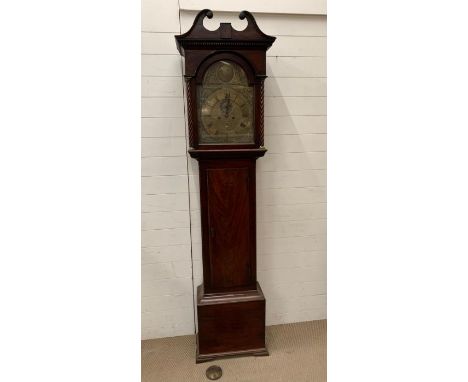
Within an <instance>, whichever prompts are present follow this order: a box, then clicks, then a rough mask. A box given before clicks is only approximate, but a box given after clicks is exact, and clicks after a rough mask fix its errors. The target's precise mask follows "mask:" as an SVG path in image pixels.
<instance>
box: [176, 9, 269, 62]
mask: <svg viewBox="0 0 468 382" xmlns="http://www.w3.org/2000/svg"><path fill="white" fill-rule="evenodd" d="M205 17H208V18H209V19H211V18H212V17H213V12H212V11H211V10H209V9H203V10H202V11H200V12H199V13H198V14H197V16H196V17H195V20H194V22H193V25H192V27H191V28H190V30H189V31H188V32H186V33H183V34H181V35H178V36H175V39H176V42H177V49H178V50H179V52H180V54H181V55H182V56H185V50H197V49H211V50H213V49H215V50H220V49H255V50H265V51H266V50H268V49H269V48H270V46H271V45H272V44H273V42H274V41H275V40H276V37H273V36H268V35H266V34H265V33H263V32H262V31H261V30H260V28H259V27H258V25H257V22H256V21H255V18H254V17H253V15H252V14H251V13H250V12H248V11H242V12H241V13H240V14H239V18H240V19H241V20H244V19H247V22H248V24H247V27H246V28H245V29H244V30H242V31H238V30H236V29H234V28H233V27H232V26H231V23H220V26H219V28H218V29H216V30H214V31H210V30H208V29H206V28H205V26H204V25H203V20H204V18H205Z"/></svg>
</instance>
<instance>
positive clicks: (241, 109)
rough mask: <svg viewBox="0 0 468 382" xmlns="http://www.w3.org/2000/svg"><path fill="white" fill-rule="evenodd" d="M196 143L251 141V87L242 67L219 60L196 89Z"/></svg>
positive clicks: (252, 136)
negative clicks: (197, 139)
mask: <svg viewBox="0 0 468 382" xmlns="http://www.w3.org/2000/svg"><path fill="white" fill-rule="evenodd" d="M198 122H199V143H202V144H241V143H253V142H254V120H253V89H252V87H251V86H249V84H248V82H247V77H246V75H245V73H244V71H243V70H242V68H241V67H240V66H239V65H237V64H235V63H233V62H229V61H219V62H216V63H215V64H213V65H212V66H211V67H210V68H209V69H208V70H207V72H206V74H205V77H204V79H203V85H202V86H200V87H199V89H198Z"/></svg>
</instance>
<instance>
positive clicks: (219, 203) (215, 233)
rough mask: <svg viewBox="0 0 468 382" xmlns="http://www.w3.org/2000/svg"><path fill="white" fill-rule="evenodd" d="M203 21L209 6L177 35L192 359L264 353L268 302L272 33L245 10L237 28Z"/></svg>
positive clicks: (199, 359) (207, 359)
mask: <svg viewBox="0 0 468 382" xmlns="http://www.w3.org/2000/svg"><path fill="white" fill-rule="evenodd" d="M205 17H208V18H212V17H213V14H212V12H211V11H210V10H207V9H205V10H202V11H200V12H199V13H198V15H197V16H196V17H195V20H194V23H193V26H192V27H191V28H190V30H189V31H188V32H187V33H184V34H182V35H179V36H175V38H176V42H177V48H178V50H179V52H180V53H181V55H182V56H184V57H185V75H184V76H185V79H186V86H187V112H188V113H187V114H188V115H187V117H188V134H189V145H190V148H189V150H188V152H189V154H190V155H191V156H192V157H193V158H196V159H197V160H198V162H199V180H200V213H201V231H202V260H203V284H202V285H200V286H198V288H197V315H198V333H197V353H196V354H197V356H196V361H197V362H203V361H209V360H213V359H217V358H221V357H227V356H239V355H268V351H267V349H266V346H265V306H266V301H265V297H264V295H263V292H262V290H261V287H260V285H259V283H258V282H257V267H256V179H255V178H256V174H255V167H256V166H255V165H256V160H257V159H258V158H260V157H262V156H263V155H264V154H265V152H266V149H265V148H264V147H263V144H264V143H263V142H264V139H263V135H264V122H263V119H264V116H263V107H264V106H263V103H264V102H263V97H264V95H263V92H264V90H263V83H264V80H265V78H266V75H265V72H266V50H267V49H268V48H269V47H270V46H271V45H272V43H273V42H274V40H275V37H272V36H267V35H265V34H264V33H263V32H262V31H261V30H260V29H259V27H258V26H257V23H256V22H255V19H254V17H253V16H252V15H251V14H250V13H249V12H247V11H242V12H241V13H240V15H239V17H240V18H241V19H244V18H247V21H248V25H247V27H246V28H245V29H244V30H242V31H237V30H235V29H233V28H232V26H231V24H230V23H221V24H220V27H219V29H217V30H215V31H209V30H207V29H205V27H204V26H203V19H204V18H205ZM210 68H215V69H216V70H221V72H219V73H218V74H216V73H215V74H213V72H214V70H213V69H210ZM210 70H211V72H210ZM207 73H208V74H207ZM233 73H234V74H233ZM233 78H234V79H235V80H233ZM199 97H200V99H198V98H199Z"/></svg>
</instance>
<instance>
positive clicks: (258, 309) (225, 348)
mask: <svg viewBox="0 0 468 382" xmlns="http://www.w3.org/2000/svg"><path fill="white" fill-rule="evenodd" d="M197 313H198V333H197V357H196V362H197V363H200V362H206V361H212V360H215V359H218V358H226V357H239V356H249V355H252V356H266V355H268V350H267V349H266V346H265V297H264V296H263V292H262V289H261V288H260V285H259V284H258V283H257V287H256V289H253V290H248V291H239V292H226V293H213V294H204V291H203V285H200V286H199V287H198V288H197Z"/></svg>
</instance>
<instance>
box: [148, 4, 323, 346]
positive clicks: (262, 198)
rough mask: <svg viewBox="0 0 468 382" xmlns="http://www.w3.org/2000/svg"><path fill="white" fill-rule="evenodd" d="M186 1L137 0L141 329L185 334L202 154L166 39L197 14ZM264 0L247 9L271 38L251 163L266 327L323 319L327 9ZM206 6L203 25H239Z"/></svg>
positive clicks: (189, 330)
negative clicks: (190, 133) (311, 10)
mask: <svg viewBox="0 0 468 382" xmlns="http://www.w3.org/2000/svg"><path fill="white" fill-rule="evenodd" d="M184 3H187V4H189V5H190V6H187V8H188V9H179V4H178V1H177V0H169V1H167V0H165V1H164V2H163V1H162V0H144V1H143V9H142V15H143V16H142V19H143V20H142V30H143V33H142V54H143V55H142V117H143V118H142V194H143V195H142V230H143V232H142V338H143V339H148V338H157V337H168V336H176V335H184V334H193V333H194V331H195V326H194V296H193V290H194V286H195V288H196V286H197V285H199V284H200V283H201V281H202V267H201V231H200V210H199V193H198V190H199V189H198V163H197V162H196V160H194V159H192V158H190V157H187V155H186V149H187V147H186V139H185V131H186V121H185V116H184V88H183V86H184V84H183V80H182V77H181V76H182V59H181V57H180V56H179V53H178V52H177V49H176V46H175V41H174V34H178V33H180V32H181V31H182V32H185V31H187V30H188V29H189V27H190V26H191V24H192V22H193V19H194V16H195V14H196V13H197V12H196V11H193V10H190V9H191V7H195V6H196V4H195V3H196V1H195V0H191V1H189V2H184V1H183V2H181V5H182V6H183V5H184ZM219 3H221V2H219ZM250 3H253V4H255V5H256V7H257V8H256V9H259V8H260V9H262V6H264V4H267V3H265V2H264V1H259V0H256V1H250ZM302 3H304V4H305V3H307V4H305V6H306V7H310V2H306V1H302ZM282 4H283V5H282V7H283V8H284V4H285V3H282ZM304 4H302V5H304ZM204 7H205V6H204V5H203V4H201V2H200V9H201V8H204ZM291 7H292V8H291V9H292V10H293V7H295V8H294V9H299V8H300V7H301V1H297V0H296V1H292V2H291ZM254 8H255V7H254ZM270 8H271V9H272V11H269V10H268V8H265V9H263V13H254V15H255V17H256V20H257V23H258V25H259V26H260V28H261V29H262V30H263V31H264V32H265V33H267V34H271V35H274V36H276V37H277V40H276V42H275V44H274V45H273V47H272V48H271V49H270V50H269V51H268V52H267V56H268V57H267V74H268V76H269V78H268V79H267V80H266V81H265V146H266V147H267V149H268V150H269V151H268V152H267V154H266V156H265V157H264V158H261V159H259V160H258V161H257V208H258V215H257V220H258V223H257V226H258V238H257V249H258V279H259V281H260V283H261V286H262V288H263V290H264V293H265V295H266V298H267V325H274V324H280V323H287V322H299V321H305V320H314V319H321V318H325V317H326V248H325V245H326V220H325V219H326V188H325V186H326V16H324V15H320V14H315V15H297V14H296V15H293V14H290V13H294V12H292V11H291V12H285V11H284V9H283V8H282V9H281V10H280V11H281V12H283V13H273V12H274V11H275V10H276V11H278V10H277V9H274V7H270ZM247 9H249V8H247ZM250 9H252V8H250ZM212 10H213V11H214V13H215V17H214V18H213V19H212V20H206V27H207V28H209V29H216V27H217V25H218V24H219V21H227V22H231V23H232V24H233V26H234V27H235V28H237V29H242V28H243V27H244V26H245V25H246V24H245V23H246V21H245V20H239V19H238V18H237V15H238V12H235V13H232V12H224V11H216V7H212ZM240 10H241V9H239V11H240ZM268 12H271V13H268ZM317 13H320V12H318V11H317ZM179 20H180V22H179ZM192 273H193V281H192Z"/></svg>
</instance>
